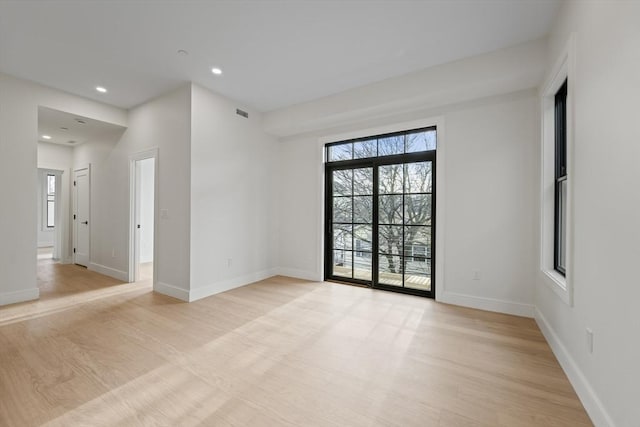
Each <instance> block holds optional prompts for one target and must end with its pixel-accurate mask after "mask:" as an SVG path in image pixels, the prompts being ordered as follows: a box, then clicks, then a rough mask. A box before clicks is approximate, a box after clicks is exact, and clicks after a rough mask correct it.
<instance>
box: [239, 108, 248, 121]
mask: <svg viewBox="0 0 640 427" xmlns="http://www.w3.org/2000/svg"><path fill="white" fill-rule="evenodd" d="M236 114H237V115H239V116H242V117H244V118H245V119H248V118H249V113H247V112H246V111H242V110H241V109H239V108H236Z"/></svg>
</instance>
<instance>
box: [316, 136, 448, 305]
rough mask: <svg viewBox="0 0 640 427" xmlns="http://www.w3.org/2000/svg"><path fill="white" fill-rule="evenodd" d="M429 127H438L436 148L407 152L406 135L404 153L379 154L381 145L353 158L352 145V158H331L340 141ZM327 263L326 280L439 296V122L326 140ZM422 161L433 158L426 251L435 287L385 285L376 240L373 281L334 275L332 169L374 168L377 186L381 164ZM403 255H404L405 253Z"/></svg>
mask: <svg viewBox="0 0 640 427" xmlns="http://www.w3.org/2000/svg"><path fill="white" fill-rule="evenodd" d="M427 131H435V132H436V147H435V148H433V149H428V150H426V151H417V152H406V150H407V142H406V138H405V143H404V151H405V152H404V153H402V154H390V155H378V154H379V152H378V150H379V148H378V149H376V156H375V157H365V158H356V159H354V158H353V148H352V158H351V159H348V160H334V161H330V149H331V147H333V146H336V145H340V144H348V143H355V142H365V141H371V140H377V139H383V138H390V137H395V136H404V135H410V134H412V133H420V132H427ZM324 149H325V159H326V161H325V245H324V246H325V248H324V249H325V263H324V264H325V265H324V277H325V280H331V281H336V282H347V283H351V284H356V285H361V286H367V287H373V288H375V289H382V290H389V291H394V292H400V293H407V294H412V295H419V296H426V297H429V298H435V295H436V281H435V278H436V250H435V242H436V218H435V212H436V150H437V127H436V126H429V127H424V128H418V129H410V130H405V131H400V132H393V133H386V134H380V135H373V136H367V137H363V138H354V139H350V140H343V141H338V142H332V143H328V144H325V147H324ZM421 161H429V162H431V186H432V188H431V204H432V208H431V209H432V210H431V212H432V216H431V224H430V228H431V248H429V250H428V251H426V253H427V254H429V255H430V256H428V257H427V256H426V255H425V256H424V258H429V259H430V260H431V265H430V268H431V276H430V279H431V289H430V290H429V291H426V290H421V289H413V288H408V287H398V286H391V285H385V284H380V283H378V273H379V272H378V262H379V260H378V258H379V253H378V252H379V251H378V248H377V245H374V244H373V242H372V248H371V257H372V265H371V268H372V272H371V273H372V278H371V281H368V280H362V279H357V278H347V277H341V276H334V275H333V272H332V262H331V261H332V259H333V253H332V251H333V247H332V244H331V242H332V239H333V200H332V199H333V194H332V191H331V189H332V172H333V171H335V170H345V169H356V168H369V167H370V168H373V186H374V187H375V186H376V183H377V182H378V170H377V167H379V166H384V165H391V164H398V163H403V164H408V163H414V162H421ZM373 192H374V194H375V195H374V196H373V212H372V215H373V218H372V239H373V240H376V239H375V238H374V235H376V233H377V231H378V226H379V225H378V208H379V206H378V205H379V204H378V198H379V196H378V195H377V189H375V188H374V189H373ZM356 251H357V249H356V248H355V247H354V248H352V252H353V253H354V254H355V252H356ZM401 258H402V259H404V254H403V256H402V257H401ZM403 269H404V262H403Z"/></svg>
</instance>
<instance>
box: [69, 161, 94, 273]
mask: <svg viewBox="0 0 640 427" xmlns="http://www.w3.org/2000/svg"><path fill="white" fill-rule="evenodd" d="M73 179H74V196H75V197H74V216H73V218H74V221H73V225H74V233H73V235H74V239H73V241H74V247H73V255H74V256H73V262H74V263H76V264H79V265H83V266H85V267H86V266H88V265H89V239H90V228H89V200H90V188H89V169H88V168H87V169H79V170H76V171H75V172H74V178H73Z"/></svg>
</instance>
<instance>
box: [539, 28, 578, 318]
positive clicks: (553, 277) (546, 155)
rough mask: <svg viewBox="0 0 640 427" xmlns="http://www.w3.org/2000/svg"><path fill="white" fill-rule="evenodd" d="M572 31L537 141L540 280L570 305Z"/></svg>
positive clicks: (545, 93)
mask: <svg viewBox="0 0 640 427" xmlns="http://www.w3.org/2000/svg"><path fill="white" fill-rule="evenodd" d="M574 76H575V35H574V34H573V33H572V34H571V35H570V36H569V41H568V42H567V44H566V46H565V48H564V49H563V51H562V52H561V54H560V56H559V58H558V60H557V61H556V64H555V65H554V67H553V69H552V72H551V73H550V74H549V76H548V77H547V80H546V82H545V84H544V85H543V86H542V87H543V88H544V89H543V90H542V91H541V93H540V98H541V143H540V167H541V173H540V255H539V256H540V271H542V273H543V280H542V281H543V282H544V283H545V284H546V285H547V286H549V287H550V288H551V289H552V290H553V291H554V292H555V293H556V294H557V295H558V296H559V297H560V299H561V300H562V301H563V302H564V303H565V304H567V305H568V306H570V307H571V306H573V239H574V237H573V236H574V232H573V231H574V221H573V218H574V215H573V206H574V203H573V197H574V191H573V183H574V179H573V177H575V169H574V161H573V157H574V155H573V153H574V90H573V86H574V85H573V84H572V82H574V81H575V78H574ZM565 79H568V80H569V84H568V90H567V171H568V175H567V235H566V239H567V246H566V251H567V253H566V263H567V266H566V267H567V268H566V270H567V272H566V276H565V277H563V276H562V275H560V274H559V273H557V272H556V271H555V269H554V267H553V256H554V255H553V252H554V241H553V239H554V203H555V199H554V175H555V173H554V167H555V161H554V158H555V137H554V126H555V125H554V96H555V93H556V92H557V91H558V89H559V88H560V86H561V85H562V84H563V82H564V81H565Z"/></svg>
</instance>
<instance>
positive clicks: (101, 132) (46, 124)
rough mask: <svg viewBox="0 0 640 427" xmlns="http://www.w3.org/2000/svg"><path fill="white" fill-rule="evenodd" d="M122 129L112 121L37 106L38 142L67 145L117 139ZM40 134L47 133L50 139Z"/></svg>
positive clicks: (123, 129)
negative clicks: (107, 121) (102, 120)
mask: <svg viewBox="0 0 640 427" xmlns="http://www.w3.org/2000/svg"><path fill="white" fill-rule="evenodd" d="M62 128H66V129H62ZM124 131H125V128H123V127H121V126H118V125H114V124H112V123H106V122H101V121H100V120H94V119H90V118H88V117H82V116H78V115H76V114H69V113H65V112H64V111H59V110H54V109H52V108H46V107H38V141H40V142H48V143H52V144H60V145H67V146H77V145H80V144H83V143H85V142H87V141H103V142H105V141H106V142H110V141H117V138H115V136H116V135H120V134H122V132H124ZM42 135H48V136H50V137H51V139H49V140H47V139H43V138H42ZM71 141H73V142H71Z"/></svg>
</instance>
